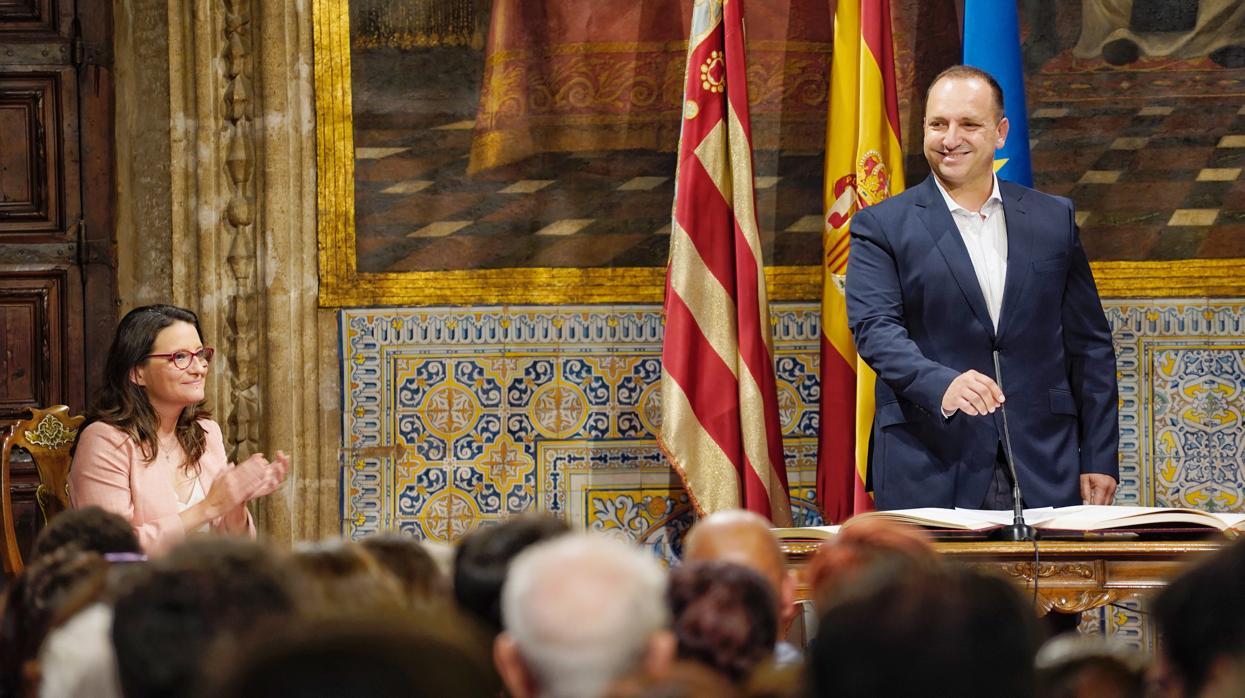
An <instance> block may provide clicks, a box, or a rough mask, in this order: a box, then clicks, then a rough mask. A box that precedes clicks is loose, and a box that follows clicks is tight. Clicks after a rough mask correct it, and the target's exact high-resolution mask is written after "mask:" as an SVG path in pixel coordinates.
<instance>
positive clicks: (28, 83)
mask: <svg viewBox="0 0 1245 698" xmlns="http://www.w3.org/2000/svg"><path fill="white" fill-rule="evenodd" d="M59 83H60V80H59V79H58V77H57V76H56V75H55V74H41V73H22V74H11V73H10V74H0V235H3V234H11V233H13V232H18V231H20V232H22V233H31V232H36V231H60V230H62V229H63V227H64V218H65V217H64V211H63V207H62V205H61V203H60V201H61V190H62V188H63V187H62V186H61V182H62V181H63V178H62V173H61V168H60V162H61V150H62V149H61V147H60V140H61V139H60V131H61V129H60V128H59V123H58V122H59V120H60V119H59V118H58V117H59V114H58V112H59V111H60V109H59V103H60V99H59V93H60V88H59Z"/></svg>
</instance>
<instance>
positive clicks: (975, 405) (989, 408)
mask: <svg viewBox="0 0 1245 698" xmlns="http://www.w3.org/2000/svg"><path fill="white" fill-rule="evenodd" d="M1001 404H1003V391H1002V390H999V386H998V384H997V383H995V382H994V379H992V378H990V376H987V375H985V374H982V373H978V372H976V371H973V370H968V371H965V372H963V373H961V374H960V375H958V376H956V377H955V380H953V381H951V385H949V386H947V392H946V393H943V396H942V413H943V414H944V415H945V416H948V417H950V416H951V415H952V414H954V413H955V411H956V410H959V411H961V412H963V413H964V414H971V415H980V414H988V413H990V412H993V411H995V410H996V409H998V407H999V405H1001Z"/></svg>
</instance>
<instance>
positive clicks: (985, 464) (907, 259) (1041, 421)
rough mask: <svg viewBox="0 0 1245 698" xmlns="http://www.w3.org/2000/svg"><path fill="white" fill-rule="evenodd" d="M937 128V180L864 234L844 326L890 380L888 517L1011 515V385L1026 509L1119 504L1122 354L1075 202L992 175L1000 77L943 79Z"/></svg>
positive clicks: (931, 155)
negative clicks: (1007, 456) (893, 513)
mask: <svg viewBox="0 0 1245 698" xmlns="http://www.w3.org/2000/svg"><path fill="white" fill-rule="evenodd" d="M924 130H925V157H926V159H927V160H928V161H929V164H930V169H931V170H932V174H931V175H930V177H929V178H928V179H926V180H925V181H924V182H923V183H921V184H920V185H918V186H917V187H915V188H913V189H910V190H908V191H906V192H904V193H902V194H900V195H898V196H895V197H892V198H890V199H887V200H885V201H883V202H881V203H879V204H877V205H875V206H871V207H868V208H864V209H862V210H860V211H859V212H857V213H856V215H855V217H854V218H853V219H852V227H851V235H852V241H851V257H850V259H849V261H848V267H847V312H848V322H849V323H850V325H851V329H852V333H853V335H854V337H855V340H856V348H857V350H858V351H859V353H860V356H861V357H863V358H864V359H865V361H867V362H868V363H869V365H870V366H871V367H873V369H874V370H875V371H876V372H877V374H878V382H877V387H876V395H875V398H876V412H875V415H874V421H873V447H872V461H871V462H872V468H873V475H872V479H873V486H874V493H875V501H876V504H877V506H878V508H879V509H903V508H911V507H922V506H937V507H953V506H954V507H968V508H986V509H1006V508H1010V507H1011V502H1012V500H1011V482H1010V476H1009V475H1008V469H1007V465H1006V461H1005V460H1004V450H1003V439H1002V437H1003V419H1002V414H1001V412H999V408H1000V407H1001V406H1002V404H1003V401H1004V399H1005V398H1004V391H1003V390H1002V389H1001V388H1000V384H1002V386H1004V387H1005V388H1006V400H1007V418H1008V420H1009V427H1010V431H1011V437H1012V438H1011V442H1012V446H1013V448H1014V454H1013V455H1014V459H1015V465H1016V470H1017V472H1018V474H1019V478H1020V485H1021V488H1022V491H1023V498H1024V503H1025V505H1026V506H1030V507H1040V506H1066V505H1072V504H1079V503H1081V502H1088V503H1091V504H1109V503H1110V502H1111V500H1112V498H1113V497H1114V495H1115V487H1116V481H1117V480H1118V478H1119V466H1118V463H1117V453H1118V442H1119V431H1118V427H1117V409H1118V408H1117V400H1118V390H1117V387H1116V381H1115V352H1114V349H1113V348H1112V345H1111V330H1110V327H1109V326H1108V325H1107V321H1106V317H1105V315H1104V314H1103V310H1102V304H1101V301H1100V300H1099V298H1098V291H1097V289H1096V288H1095V286H1094V280H1093V276H1092V275H1091V273H1090V269H1089V261H1088V259H1087V258H1086V256H1085V251H1084V250H1083V249H1082V248H1081V242H1080V237H1079V233H1078V231H1077V227H1076V222H1075V218H1074V215H1073V210H1072V203H1071V202H1070V201H1068V200H1067V199H1065V198H1062V197H1055V196H1049V195H1046V194H1042V193H1040V192H1037V191H1034V190H1032V189H1028V188H1026V187H1022V186H1018V185H1015V184H1012V183H1010V182H1000V181H999V180H998V179H997V177H995V175H994V167H993V164H994V153H995V150H997V149H998V148H1000V147H1002V145H1003V143H1004V141H1005V140H1006V138H1007V130H1008V123H1007V119H1006V118H1005V117H1004V116H1003V93H1002V90H1001V89H1000V88H999V86H998V83H996V82H995V81H994V79H993V78H991V77H990V76H989V75H988V74H987V73H984V72H982V71H980V70H978V69H976V68H970V67H967V66H955V67H953V68H949V69H947V70H946V71H944V72H943V73H942V74H940V75H939V76H938V77H937V78H935V79H934V81H933V83H931V85H930V89H929V93H928V97H927V99H926V109H925V121H924ZM996 350H997V351H998V354H999V361H1000V365H1001V373H1002V380H1001V381H1000V380H998V376H996V375H995V371H994V362H993V352H994V351H996Z"/></svg>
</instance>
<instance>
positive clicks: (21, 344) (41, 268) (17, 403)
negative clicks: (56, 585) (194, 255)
mask: <svg viewBox="0 0 1245 698" xmlns="http://www.w3.org/2000/svg"><path fill="white" fill-rule="evenodd" d="M111 10H112V3H110V2H98V1H97V0H76V1H75V0H0V428H7V423H8V422H10V421H11V420H13V419H15V418H18V417H21V416H23V414H24V413H25V411H26V407H28V406H30V405H39V406H46V405H54V404H66V405H69V407H70V410H71V414H82V413H83V412H84V411H85V410H86V407H87V400H88V398H89V396H90V395H91V394H92V393H93V392H94V390H95V388H96V386H97V385H98V384H99V376H100V375H101V372H102V368H103V366H102V364H103V360H102V353H103V352H104V351H106V350H107V347H108V342H109V340H110V337H111V332H112V327H113V325H114V323H115V319H116V290H115V289H116V272H115V269H116V265H115V263H114V262H113V259H112V255H113V254H114V253H113V250H112V246H113V243H112V241H113V240H114V234H113V221H112V195H113V194H112V192H113V165H112V159H113V145H112V143H113V130H112V129H113V126H112V125H113V121H114V118H113V86H112V71H111V67H110V66H111V46H112V17H111ZM34 486H35V478H34V472H33V468H21V469H19V470H18V472H17V473H15V478H14V496H15V498H16V499H15V504H14V511H15V514H16V515H17V516H18V518H19V520H20V521H21V525H20V528H21V531H22V534H21V535H20V536H19V537H29V536H30V535H32V534H33V532H34V530H35V528H36V527H37V522H36V520H35V511H36V507H35V503H34V498H33V495H34ZM23 547H25V546H23Z"/></svg>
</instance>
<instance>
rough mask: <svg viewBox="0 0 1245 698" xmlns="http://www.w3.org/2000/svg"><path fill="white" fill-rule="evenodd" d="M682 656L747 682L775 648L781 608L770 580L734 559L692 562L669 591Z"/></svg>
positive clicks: (676, 575) (672, 581) (673, 578)
mask: <svg viewBox="0 0 1245 698" xmlns="http://www.w3.org/2000/svg"><path fill="white" fill-rule="evenodd" d="M667 597H668V599H669V601H670V613H671V615H672V616H673V629H674V636H675V639H676V640H677V642H678V656H679V658H680V659H690V660H693V661H696V662H700V663H701V664H704V665H705V666H707V667H709V668H711V669H713V670H715V671H717V672H719V673H721V674H722V675H723V676H724V677H726V678H727V679H730V680H731V681H734V682H736V683H742V682H743V681H744V680H745V679H747V678H748V677H749V676H750V675H751V674H752V670H753V669H755V668H756V666H757V665H758V664H760V663H761V662H763V661H764V660H766V659H768V658H770V657H772V656H773V654H774V643H775V642H777V640H778V614H777V611H776V610H775V604H774V591H773V589H772V588H771V585H770V582H769V581H767V580H766V579H765V578H764V577H762V576H761V575H760V574H758V573H757V572H755V571H753V570H751V569H749V568H747V567H744V566H743V565H736V564H733V563H730V562H689V563H686V564H684V565H682V566H680V567H678V568H677V569H675V570H674V571H673V572H672V573H671V574H670V588H669V591H668V592H667Z"/></svg>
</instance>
